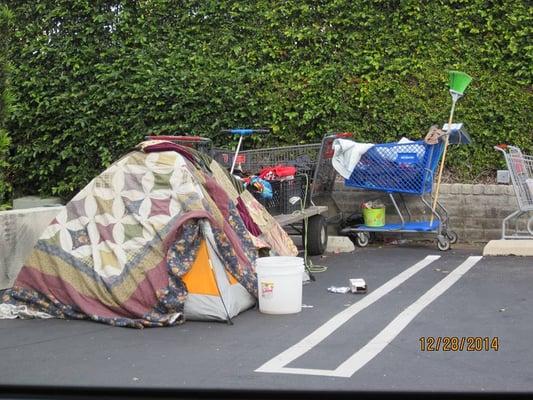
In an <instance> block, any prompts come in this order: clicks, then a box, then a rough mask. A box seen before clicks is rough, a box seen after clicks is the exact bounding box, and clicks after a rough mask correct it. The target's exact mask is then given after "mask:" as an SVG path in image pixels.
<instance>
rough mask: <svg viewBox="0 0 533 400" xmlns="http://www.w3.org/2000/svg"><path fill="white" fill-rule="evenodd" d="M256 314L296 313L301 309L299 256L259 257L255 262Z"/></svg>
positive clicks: (300, 266)
mask: <svg viewBox="0 0 533 400" xmlns="http://www.w3.org/2000/svg"><path fill="white" fill-rule="evenodd" d="M255 270H256V272H257V286H258V290H257V293H258V296H259V311H261V312H262V313H265V314H295V313H298V312H300V311H301V310H302V277H303V273H304V260H303V258H301V257H261V258H258V259H257V260H256V262H255Z"/></svg>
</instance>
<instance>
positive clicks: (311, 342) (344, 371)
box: [256, 256, 483, 378]
mask: <svg viewBox="0 0 533 400" xmlns="http://www.w3.org/2000/svg"><path fill="white" fill-rule="evenodd" d="M428 257H437V258H439V256H428ZM428 257H426V258H425V259H424V260H422V261H420V263H418V264H415V265H414V266H413V267H411V268H414V267H417V270H416V271H415V272H412V273H411V274H410V275H409V274H408V275H409V276H407V277H406V278H405V279H403V280H402V282H403V281H405V280H406V279H408V278H409V277H410V276H412V275H413V274H414V273H416V272H417V271H419V270H421V269H422V268H424V267H425V266H427V265H429V264H430V263H431V262H433V261H434V260H435V259H437V258H434V259H430V260H427V259H428ZM482 258H483V257H482V256H471V257H468V258H467V259H466V260H465V261H464V262H463V263H462V264H461V265H459V266H458V267H457V268H455V269H454V270H453V271H451V272H450V273H449V274H448V275H447V276H446V277H445V278H443V279H442V280H441V281H439V282H438V283H437V284H436V285H434V286H433V287H432V288H431V289H429V290H428V291H427V292H426V293H424V294H423V295H422V296H421V297H420V298H418V300H416V301H415V302H414V303H412V304H411V305H410V306H409V307H407V308H406V309H405V310H404V311H402V312H401V313H400V314H399V315H398V316H397V317H396V318H394V319H393V320H392V321H391V322H390V323H389V324H388V325H387V326H386V327H385V328H384V329H383V330H382V331H381V332H380V333H378V335H376V336H375V337H374V338H373V339H372V340H370V342H368V343H367V344H366V345H365V346H363V347H362V348H361V349H360V350H358V351H357V352H355V353H354V354H353V355H352V356H351V357H350V358H348V359H347V360H346V361H344V362H343V363H342V364H341V365H339V366H338V367H337V368H336V369H334V370H323V369H312V368H287V367H285V365H287V364H289V363H290V362H292V361H293V360H295V359H296V358H298V357H300V356H301V355H303V354H305V353H306V352H308V351H309V350H310V349H311V348H313V347H314V346H316V345H317V344H318V343H320V342H321V341H322V340H324V339H325V338H326V337H327V336H329V335H330V334H331V333H332V332H333V331H335V330H336V329H337V328H338V327H339V326H341V325H342V324H343V323H344V322H346V321H347V320H348V319H349V318H351V317H352V316H353V315H355V314H357V313H358V312H359V311H360V309H359V308H358V307H354V306H356V305H357V304H359V303H361V302H363V301H364V300H365V299H366V298H368V297H369V296H370V295H371V294H372V293H370V294H369V295H368V296H367V297H366V298H365V299H362V300H360V301H359V302H357V303H355V304H354V305H352V306H351V307H350V308H349V309H348V310H350V309H352V312H351V313H347V312H346V311H348V310H345V311H343V312H341V313H339V314H337V315H336V316H335V317H333V318H332V319H330V320H329V321H328V322H326V323H325V324H324V325H322V326H321V327H320V328H318V329H317V330H315V331H314V332H313V333H311V334H310V335H309V336H307V337H306V338H304V339H303V340H301V341H300V342H298V343H297V344H296V345H294V346H293V347H291V348H289V349H287V350H286V351H284V352H283V353H281V354H280V355H278V356H276V357H274V358H273V359H272V360H270V361H268V362H267V363H265V364H263V365H262V366H261V367H260V368H258V369H256V372H269V373H283V374H299V375H318V376H335V377H342V378H349V377H351V376H352V375H353V374H355V373H356V372H357V371H358V370H359V369H361V368H362V367H364V366H365V365H366V364H367V363H368V362H369V361H371V360H372V359H373V358H374V357H375V356H377V355H378V354H379V353H380V352H381V351H382V350H383V349H384V348H385V347H386V346H387V345H388V344H389V343H391V342H392V341H393V340H394V338H396V336H398V335H399V334H400V332H401V331H403V330H404V329H405V327H406V326H407V325H408V324H409V323H410V322H411V321H412V320H413V319H414V318H415V317H416V316H417V315H418V314H420V312H422V310H424V308H426V307H427V306H428V305H430V304H431V303H432V302H433V301H434V300H435V299H437V298H438V297H439V296H440V295H442V294H443V293H444V292H445V291H446V290H448V289H449V288H450V287H451V286H452V285H453V284H454V283H455V282H457V281H458V280H459V279H461V277H462V276H463V275H464V274H466V273H467V272H468V271H469V270H470V268H472V267H473V266H474V265H476V264H477V262H478V261H480V260H481V259H482ZM424 262H425V265H424ZM419 264H421V265H423V266H419ZM407 271H409V269H408V270H406V271H404V272H407ZM402 274H403V273H402ZM402 274H400V275H402ZM400 275H398V276H396V277H395V278H393V279H391V280H390V281H388V282H387V283H385V284H384V285H382V286H380V287H379V288H378V289H376V291H374V292H373V293H375V292H377V291H378V290H381V289H382V288H383V287H385V286H387V285H389V284H390V283H391V281H394V280H395V279H396V278H399V277H400ZM400 283H401V282H400ZM400 283H398V284H396V285H395V286H394V287H396V286H398V285H399V284H400ZM394 287H392V288H390V289H388V290H383V291H382V292H383V293H381V294H380V295H379V297H377V298H376V299H373V300H371V302H370V303H369V304H365V305H364V306H363V308H366V307H367V306H368V305H370V304H372V303H373V302H374V301H376V300H378V299H379V298H380V297H382V296H384V295H385V294H387V293H389V292H390V291H391V290H392V289H393V288H394ZM363 308H361V309H363ZM354 311H355V312H354ZM347 314H351V315H350V317H347ZM333 327H334V329H332V328H333ZM325 333H327V334H326V335H325V336H324V334H325Z"/></svg>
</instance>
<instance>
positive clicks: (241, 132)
mask: <svg viewBox="0 0 533 400" xmlns="http://www.w3.org/2000/svg"><path fill="white" fill-rule="evenodd" d="M222 132H224V133H229V134H231V135H241V136H250V135H251V134H253V133H269V132H270V129H241V128H236V129H222Z"/></svg>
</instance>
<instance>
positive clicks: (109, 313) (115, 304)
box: [2, 141, 296, 328]
mask: <svg viewBox="0 0 533 400" xmlns="http://www.w3.org/2000/svg"><path fill="white" fill-rule="evenodd" d="M161 145H163V146H161ZM262 211H263V212H261V205H259V203H257V202H256V201H255V199H253V196H251V195H249V194H248V193H247V192H242V191H241V188H239V185H238V184H236V183H235V182H234V181H233V180H232V177H231V176H230V175H229V174H227V172H225V171H224V170H223V169H222V168H221V167H220V166H219V165H218V164H217V163H216V162H215V161H213V160H211V159H209V158H207V157H205V156H203V155H200V154H199V153H196V152H195V151H194V150H192V149H186V148H183V147H181V146H177V145H174V144H171V143H165V142H160V141H150V142H143V143H142V144H141V145H139V146H138V148H137V149H136V150H135V151H133V152H131V153H129V154H127V155H126V156H124V157H122V158H121V159H120V160H118V161H117V162H115V163H114V164H113V165H111V166H110V167H109V168H108V169H106V170H105V171H104V172H103V173H101V174H100V175H99V176H97V177H96V178H94V179H93V180H92V181H91V182H90V183H89V184H88V185H87V186H86V187H85V188H84V189H83V190H81V191H80V192H79V193H78V194H77V195H76V196H75V197H74V198H73V199H72V200H71V201H70V202H69V203H68V204H67V205H66V206H65V208H64V210H63V211H61V212H60V214H59V215H58V216H57V217H56V218H54V220H53V221H52V222H51V223H50V225H49V226H48V228H47V229H46V230H45V232H44V233H43V234H42V236H41V238H40V239H39V240H38V242H37V244H36V245H35V247H34V249H33V251H32V253H31V254H30V256H29V257H28V258H27V260H26V262H25V263H24V266H23V267H22V269H21V271H20V273H19V275H18V276H17V279H16V281H15V284H14V286H13V287H12V288H10V289H8V290H7V291H6V292H5V293H4V295H3V297H2V302H4V303H5V304H8V305H11V306H12V307H13V310H19V311H20V315H21V316H32V315H33V316H37V315H39V316H42V315H43V313H45V314H48V315H50V316H52V317H58V318H75V319H90V320H95V321H100V322H104V323H108V324H111V325H117V326H129V327H139V328H140V327H151V326H168V325H175V324H178V323H181V322H183V321H184V320H185V319H186V318H190V319H211V320H213V319H214V320H227V319H229V318H231V317H233V316H235V315H237V314H238V313H239V312H241V311H243V310H245V309H247V308H249V307H251V306H252V305H253V304H254V302H255V296H256V291H257V288H256V284H257V282H256V275H255V271H254V267H253V262H254V260H255V259H256V257H257V247H264V246H269V247H273V248H275V249H276V252H277V254H279V255H294V253H295V251H296V249H295V247H294V245H293V243H292V241H291V239H290V238H289V237H288V235H287V234H286V233H285V232H284V231H283V230H282V229H281V228H280V227H279V226H276V225H275V224H274V223H273V222H272V221H273V219H272V217H270V216H269V215H268V214H267V213H266V212H264V209H263V210H262ZM264 220H267V221H268V224H267V225H265V223H264ZM256 221H257V222H258V224H256V223H255V222H256ZM265 227H268V230H274V232H269V231H267V229H266V228H265ZM251 232H253V234H252V233H251ZM280 243H285V244H286V245H285V246H281V245H280ZM13 312H16V311H13Z"/></svg>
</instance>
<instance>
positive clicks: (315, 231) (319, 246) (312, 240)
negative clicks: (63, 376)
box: [304, 215, 328, 256]
mask: <svg viewBox="0 0 533 400" xmlns="http://www.w3.org/2000/svg"><path fill="white" fill-rule="evenodd" d="M307 223H308V227H307V232H304V235H306V234H307V254H309V255H310V256H319V255H321V254H324V252H325V251H326V247H327V245H328V227H327V225H326V219H325V218H324V217H323V216H322V215H313V216H312V217H311V218H309V220H308V222H307Z"/></svg>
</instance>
